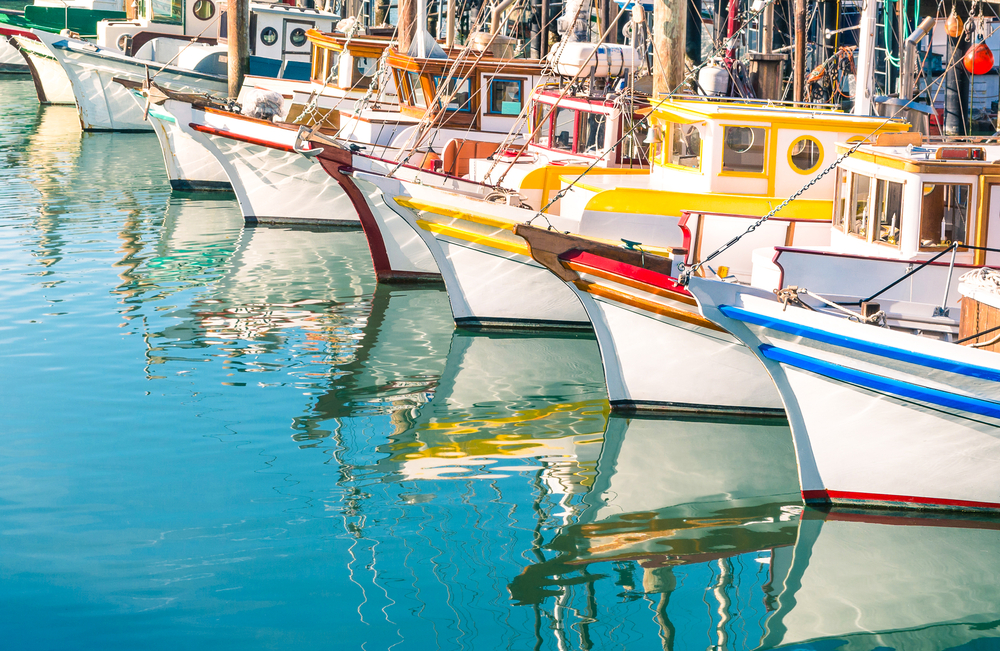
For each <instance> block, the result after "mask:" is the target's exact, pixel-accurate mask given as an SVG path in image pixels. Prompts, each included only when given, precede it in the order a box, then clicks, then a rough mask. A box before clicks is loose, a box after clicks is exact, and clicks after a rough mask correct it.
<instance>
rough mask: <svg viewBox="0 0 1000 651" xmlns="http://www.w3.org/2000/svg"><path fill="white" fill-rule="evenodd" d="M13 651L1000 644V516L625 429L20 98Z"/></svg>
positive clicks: (353, 255)
mask: <svg viewBox="0 0 1000 651" xmlns="http://www.w3.org/2000/svg"><path fill="white" fill-rule="evenodd" d="M0 87H2V92H0V115H2V116H3V117H4V120H5V127H6V128H5V129H4V130H2V131H0V274H2V275H0V278H2V285H0V310H2V312H0V313H2V314H3V316H4V318H3V320H2V321H0V411H2V414H3V421H2V422H3V427H2V432H3V436H2V437H0V550H2V553H0V576H2V578H3V583H2V585H0V612H3V613H4V616H3V617H0V635H2V637H3V638H4V640H5V642H6V644H7V645H8V646H9V647H11V648H32V649H57V648H66V647H73V648H101V649H104V648H144V649H146V648H149V649H156V648H171V649H173V648H178V647H181V646H182V647H184V648H235V647H239V648H283V649H284V648H289V647H292V646H297V647H302V648H327V647H332V648H364V649H389V648H397V649H405V648H447V649H453V648H456V649H457V648H469V649H472V648H474V649H493V648H496V649H524V648H538V649H565V648H579V649H590V648H593V649H603V648H671V649H709V648H724V649H754V648H760V647H773V646H785V647H788V648H811V649H835V648H845V649H853V648H858V649H868V648H874V647H877V646H884V647H888V648H900V649H902V648H907V649H911V648H916V649H923V648H928V649H931V648H934V649H936V648H948V647H951V646H959V645H968V648H985V645H988V644H989V642H990V641H991V639H992V638H993V637H994V636H995V635H996V630H997V626H996V624H995V622H996V619H997V618H996V616H995V614H994V611H995V604H996V603H998V597H1000V595H997V594H996V590H997V588H996V586H998V585H1000V581H998V580H997V579H1000V577H998V576H997V574H998V566H1000V562H998V559H997V550H998V549H1000V547H998V546H997V544H996V543H997V537H996V527H995V524H996V523H995V522H993V521H990V520H971V521H970V520H941V519H935V520H927V519H913V518H900V517H898V516H893V515H892V514H889V515H885V514H881V515H876V516H873V515H871V514H832V515H827V514H823V513H817V512H813V511H806V515H805V516H802V509H801V507H800V503H799V500H798V488H797V480H796V476H795V468H794V457H793V454H792V447H791V440H790V436H789V432H788V428H787V426H785V425H783V424H774V423H762V422H720V421H702V420H696V419H695V420H692V419H689V420H643V419H634V420H626V419H622V418H618V417H611V416H609V413H608V406H607V400H606V395H605V393H604V389H603V377H602V371H601V366H600V359H599V355H598V350H597V345H596V342H595V341H594V340H593V338H591V337H586V336H546V337H527V336H504V335H484V334H470V333H465V332H461V331H456V330H455V329H454V326H453V322H452V319H451V315H450V312H449V309H448V303H447V297H446V296H445V295H444V293H443V292H442V291H441V290H440V289H439V288H414V287H405V286H404V287H390V286H379V287H376V285H375V283H374V278H373V275H372V272H371V267H370V263H369V258H368V253H367V248H366V245H365V241H364V237H363V235H362V234H361V233H358V232H330V231H321V230H309V229H291V228H277V227H275V228H263V227H258V228H250V227H244V226H243V223H242V219H241V218H240V215H239V211H238V209H237V207H236V205H235V203H234V201H233V200H232V198H231V197H225V196H223V197H212V196H206V195H182V194H177V193H174V194H172V193H171V192H170V191H169V186H168V185H167V183H166V180H165V178H164V175H163V172H162V161H161V158H160V156H161V155H160V152H159V150H158V148H157V144H156V140H155V137H154V136H153V135H151V134H137V135H112V134H89V135H88V134H82V133H81V132H80V130H79V127H78V122H77V119H76V114H75V111H74V110H73V109H72V108H63V107H49V108H44V109H40V108H38V107H37V105H36V104H35V103H34V100H33V95H32V89H31V86H30V82H25V81H19V80H8V79H4V80H0Z"/></svg>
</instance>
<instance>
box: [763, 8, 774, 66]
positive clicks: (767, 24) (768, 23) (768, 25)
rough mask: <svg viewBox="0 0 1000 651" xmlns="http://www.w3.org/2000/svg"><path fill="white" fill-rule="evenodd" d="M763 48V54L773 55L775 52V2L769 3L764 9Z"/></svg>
mask: <svg viewBox="0 0 1000 651" xmlns="http://www.w3.org/2000/svg"><path fill="white" fill-rule="evenodd" d="M763 32H764V33H763V34H761V36H763V41H764V42H763V47H762V48H761V52H763V53H764V54H771V52H773V51H774V2H768V3H767V6H766V7H764V29H763Z"/></svg>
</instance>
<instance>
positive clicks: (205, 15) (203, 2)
mask: <svg viewBox="0 0 1000 651" xmlns="http://www.w3.org/2000/svg"><path fill="white" fill-rule="evenodd" d="M193 11H194V15H195V18H198V19H199V20H208V19H209V18H211V17H212V16H214V15H215V3H214V2H212V0H196V2H195V3H194V8H193Z"/></svg>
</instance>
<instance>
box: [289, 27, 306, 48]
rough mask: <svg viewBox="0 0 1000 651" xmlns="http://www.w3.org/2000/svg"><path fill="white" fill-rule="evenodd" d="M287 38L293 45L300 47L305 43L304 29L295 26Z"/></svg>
mask: <svg viewBox="0 0 1000 651" xmlns="http://www.w3.org/2000/svg"><path fill="white" fill-rule="evenodd" d="M288 40H289V41H291V42H292V45H294V46H295V47H302V46H303V45H305V44H306V30H304V29H302V28H301V27H296V28H295V29H293V30H292V33H291V34H289V35H288Z"/></svg>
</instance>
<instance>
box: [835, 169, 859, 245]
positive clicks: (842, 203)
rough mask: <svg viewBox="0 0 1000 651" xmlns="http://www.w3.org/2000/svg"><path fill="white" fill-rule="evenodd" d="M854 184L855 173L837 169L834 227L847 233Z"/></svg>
mask: <svg viewBox="0 0 1000 651" xmlns="http://www.w3.org/2000/svg"><path fill="white" fill-rule="evenodd" d="M853 183H854V172H851V171H850V170H845V169H843V168H841V167H838V168H837V176H836V180H835V181H834V186H833V187H834V188H836V193H835V194H834V197H833V227H834V228H836V229H837V230H839V231H841V232H843V233H845V234H846V233H847V214H848V213H847V210H848V207H849V206H850V205H851V187H852V184H853Z"/></svg>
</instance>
